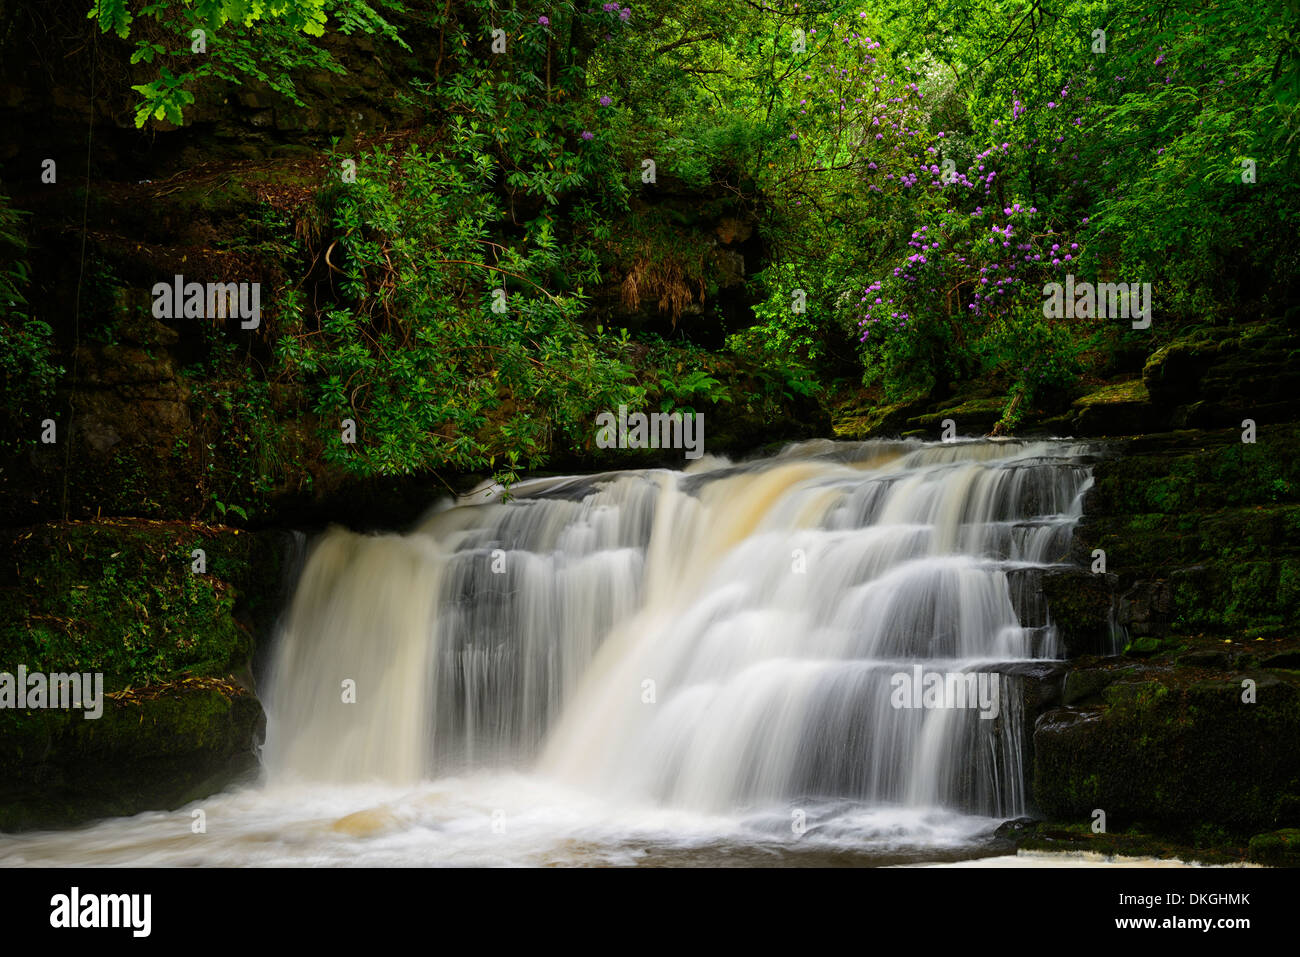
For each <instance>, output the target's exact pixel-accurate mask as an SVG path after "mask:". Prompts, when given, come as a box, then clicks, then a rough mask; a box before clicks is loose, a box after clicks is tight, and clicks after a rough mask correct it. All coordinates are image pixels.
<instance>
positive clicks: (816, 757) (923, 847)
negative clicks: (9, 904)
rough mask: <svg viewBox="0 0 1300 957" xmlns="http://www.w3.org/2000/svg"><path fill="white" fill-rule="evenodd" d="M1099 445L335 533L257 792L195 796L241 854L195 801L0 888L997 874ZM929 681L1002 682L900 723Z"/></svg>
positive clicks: (763, 476)
mask: <svg viewBox="0 0 1300 957" xmlns="http://www.w3.org/2000/svg"><path fill="white" fill-rule="evenodd" d="M1090 453H1091V450H1090V449H1089V448H1087V447H1085V446H1081V445H1075V444H1072V443H1068V442H1059V441H1058V442H1046V441H1045V442H1019V441H983V440H980V441H960V442H956V443H948V444H940V445H935V444H924V443H921V442H918V441H874V442H865V443H833V442H810V443H803V444H801V445H798V446H794V447H791V448H789V449H787V450H786V451H785V452H783V453H782V454H780V455H777V456H775V457H772V458H768V459H764V460H760V461H754V462H749V463H745V464H741V465H733V464H731V463H729V462H726V461H723V460H716V459H711V458H707V457H706V458H704V459H701V460H699V461H698V462H696V463H693V464H692V466H691V467H690V469H689V470H688V471H686V472H676V471H669V470H646V471H628V472H611V473H607V474H603V475H594V476H585V477H573V478H558V479H539V480H533V481H529V482H525V483H521V484H519V485H516V486H515V487H514V489H512V495H511V497H510V499H509V500H508V501H506V502H504V503H503V502H501V501H500V500H499V496H498V495H496V494H495V493H492V494H489V495H487V496H484V495H478V496H476V497H474V498H467V499H466V500H462V501H461V502H459V503H456V504H454V505H449V506H446V507H443V508H441V509H439V510H438V511H436V512H435V513H433V514H431V515H430V516H429V517H428V518H427V519H426V520H425V521H424V522H423V523H421V525H420V526H419V527H418V528H416V529H415V530H413V531H412V532H410V533H409V534H405V535H396V534H391V535H377V536H375V535H372V536H365V535H358V534H354V533H351V532H347V531H343V530H341V529H332V530H330V531H328V532H327V533H325V534H324V535H323V536H321V537H320V538H319V539H318V540H317V541H316V542H315V543H314V546H313V548H312V549H311V551H310V554H309V555H308V557H307V560H306V563H305V566H304V568H303V571H302V575H301V578H300V580H299V582H298V585H297V588H296V591H295V593H294V596H293V599H292V603H291V605H290V607H289V609H288V611H287V614H286V615H285V618H284V622H285V624H284V627H283V632H282V634H281V636H280V639H279V643H278V646H277V648H276V650H275V654H274V660H273V663H272V667H271V670H270V674H269V675H268V676H267V677H266V680H264V681H263V683H262V684H263V688H262V690H263V700H264V702H265V704H266V708H267V712H268V732H267V741H266V744H265V747H264V750H263V760H264V765H265V771H266V773H265V780H264V781H263V782H261V783H260V784H259V785H257V786H255V787H248V788H244V789H237V790H232V791H228V792H226V793H224V794H221V795H215V796H212V797H209V798H207V799H205V800H204V801H202V802H199V806H202V807H203V809H204V810H205V813H206V815H207V819H208V821H209V828H210V829H213V830H214V832H215V833H219V834H221V835H222V839H221V840H220V841H211V840H209V841H207V842H197V843H196V842H192V841H185V840H178V839H176V838H175V834H176V833H177V829H178V828H179V831H180V832H182V833H188V827H189V817H188V816H187V813H186V811H185V810H184V809H182V810H181V811H178V812H165V813H164V812H157V813H150V814H142V815H138V816H136V817H134V818H130V819H118V820H115V821H106V822H103V823H102V824H100V825H96V826H95V827H93V828H91V829H89V830H82V831H76V832H68V834H70V835H74V836H75V837H69V836H66V835H64V834H45V835H36V836H32V837H22V838H19V839H16V840H15V841H13V842H10V844H9V846H8V848H5V847H4V846H3V845H0V863H25V862H26V863H37V862H39V863H46V864H61V863H63V864H66V863H70V862H87V861H88V862H91V863H110V862H124V861H129V862H131V863H138V864H150V863H165V864H176V863H222V864H230V863H235V864H247V863H251V864H280V865H283V864H303V863H312V864H319V863H381V864H429V863H450V864H517V863H531V864H539V863H560V864H564V863H569V864H580V863H636V862H639V861H646V860H650V861H659V862H669V863H670V862H673V861H681V862H683V863H719V862H728V861H729V862H737V861H739V862H748V863H764V862H768V863H770V862H772V861H773V860H778V861H784V860H789V861H794V860H801V861H810V862H814V863H817V862H822V863H824V862H826V861H828V860H837V861H838V860H845V858H844V857H843V856H842V855H844V854H849V855H850V857H849V858H848V860H851V861H854V862H864V863H888V862H896V861H935V860H942V859H949V860H951V859H956V858H959V857H962V856H973V855H978V854H979V853H980V851H979V850H978V848H977V845H978V844H979V842H981V841H985V840H986V838H987V836H988V834H989V833H990V832H991V831H992V829H993V827H995V826H996V823H997V822H998V820H999V819H1003V818H1008V817H1013V816H1017V815H1019V814H1021V813H1022V812H1023V811H1024V810H1025V805H1026V795H1025V786H1024V777H1025V773H1024V772H1025V768H1024V767H1023V754H1024V744H1025V742H1024V740H1023V738H1024V730H1023V728H1022V721H1021V716H1020V693H1019V692H1020V688H1019V684H1018V681H1017V679H1015V678H1013V677H1010V678H1009V677H1007V676H1008V675H1013V674H1015V673H1017V667H1019V668H1020V669H1021V670H1023V668H1024V666H1025V662H1027V661H1031V660H1034V659H1043V658H1052V657H1055V656H1057V655H1058V648H1057V643H1056V638H1055V634H1054V630H1053V628H1052V627H1051V624H1050V622H1049V621H1048V620H1047V617H1046V609H1045V608H1044V605H1043V600H1042V597H1041V593H1040V589H1039V588H1038V582H1037V578H1038V576H1040V575H1041V570H1042V569H1043V568H1045V567H1047V566H1049V565H1052V564H1054V563H1058V562H1061V561H1063V560H1064V559H1065V556H1066V553H1067V552H1068V549H1069V544H1070V537H1071V534H1072V529H1073V526H1074V524H1075V523H1076V521H1077V519H1078V517H1079V515H1080V510H1081V506H1082V498H1083V493H1084V492H1085V491H1086V490H1087V488H1088V487H1089V486H1090V485H1091V483H1092V479H1091V471H1090V468H1089V467H1088V464H1087V463H1088V462H1089V460H1090ZM918 670H919V671H921V672H925V673H927V674H939V675H946V676H953V675H956V676H958V680H959V681H960V678H961V676H962V675H968V674H971V673H973V672H980V673H983V674H984V675H985V676H986V677H987V676H988V675H995V676H997V677H999V678H1004V679H1006V680H1004V681H1002V683H1001V684H1000V685H999V688H1000V692H1001V693H1000V695H999V697H998V700H997V707H996V708H995V709H984V710H980V709H976V708H972V707H919V708H918V707H898V706H897V705H898V704H900V703H906V698H907V695H904V696H903V698H904V700H903V701H901V702H900V700H898V699H896V697H895V682H896V680H897V678H896V676H899V675H914V674H916V673H917V672H918ZM914 703H915V702H914ZM982 714H984V715H988V716H987V717H982V716H981V715H982ZM87 848H90V850H88V849H87ZM774 855H775V857H774ZM828 855H831V856H829V857H828Z"/></svg>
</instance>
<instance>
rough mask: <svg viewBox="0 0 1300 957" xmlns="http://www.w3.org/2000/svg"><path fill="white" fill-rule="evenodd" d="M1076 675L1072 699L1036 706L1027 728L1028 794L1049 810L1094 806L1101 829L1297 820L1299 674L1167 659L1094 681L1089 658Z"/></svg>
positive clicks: (1253, 827)
mask: <svg viewBox="0 0 1300 957" xmlns="http://www.w3.org/2000/svg"><path fill="white" fill-rule="evenodd" d="M1076 676H1078V677H1077V678H1076ZM1071 677H1072V678H1076V680H1075V681H1073V682H1070V684H1072V685H1074V686H1075V688H1074V689H1072V691H1073V694H1072V695H1071V698H1072V700H1073V701H1074V704H1072V705H1069V706H1067V707H1062V708H1057V709H1053V710H1051V711H1048V712H1046V713H1045V714H1043V715H1042V716H1041V717H1040V718H1039V719H1038V721H1037V724H1036V727H1035V731H1034V753H1035V766H1034V796H1035V799H1036V801H1037V803H1038V805H1039V808H1040V809H1041V810H1042V812H1043V813H1044V814H1046V815H1047V816H1048V817H1049V818H1052V819H1059V820H1073V821H1087V820H1089V819H1090V818H1091V817H1092V815H1093V812H1094V811H1095V810H1098V809H1100V810H1102V811H1104V812H1105V814H1106V822H1107V825H1106V826H1107V828H1108V829H1123V828H1125V827H1128V826H1131V825H1133V824H1138V823H1140V824H1143V825H1145V826H1146V827H1148V828H1151V827H1158V828H1159V829H1161V830H1165V831H1169V832H1172V833H1177V834H1189V832H1190V831H1192V830H1193V829H1195V828H1196V827H1204V826H1211V827H1217V828H1222V829H1223V830H1224V831H1225V832H1227V833H1229V834H1236V835H1243V836H1249V835H1251V834H1253V833H1257V832H1259V831H1263V830H1270V829H1273V828H1275V827H1278V826H1285V825H1294V824H1297V823H1300V821H1297V820H1296V818H1295V809H1294V803H1295V800H1296V797H1295V795H1296V794H1297V788H1298V787H1300V754H1298V753H1297V752H1296V749H1294V748H1288V747H1287V746H1286V745H1285V744H1284V743H1283V742H1288V741H1295V740H1297V736H1300V682H1297V681H1296V678H1295V676H1294V675H1279V674H1270V673H1268V672H1267V671H1264V670H1261V669H1249V668H1247V669H1243V670H1241V671H1239V672H1237V673H1235V674H1225V673H1224V672H1222V671H1217V670H1213V669H1202V668H1192V667H1186V668H1172V669H1171V668H1170V667H1169V666H1168V665H1167V664H1166V665H1164V667H1163V668H1154V667H1151V666H1146V667H1142V668H1137V669H1125V670H1124V672H1123V673H1121V674H1120V676H1119V677H1118V680H1115V681H1114V683H1110V684H1104V680H1105V679H1104V678H1103V679H1101V680H1100V681H1097V684H1094V685H1092V686H1091V687H1089V686H1088V681H1089V677H1090V676H1089V672H1088V670H1087V669H1082V670H1080V671H1077V672H1071ZM1092 680H1097V679H1095V678H1094V679H1092ZM1247 680H1249V681H1253V682H1254V693H1255V696H1256V697H1255V700H1254V701H1253V702H1249V703H1248V702H1243V700H1242V697H1243V694H1244V693H1245V692H1244V689H1243V681H1247ZM1098 684H1104V686H1103V687H1100V689H1098V687H1097V685H1098ZM1090 702H1091V703H1090Z"/></svg>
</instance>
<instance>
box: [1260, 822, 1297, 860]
mask: <svg viewBox="0 0 1300 957" xmlns="http://www.w3.org/2000/svg"><path fill="white" fill-rule="evenodd" d="M1250 859H1251V860H1252V861H1254V862H1255V863H1257V864H1271V865H1273V866H1275V867H1300V828H1294V827H1291V828H1283V829H1282V830H1280V831H1272V832H1270V833H1267V834H1256V835H1255V836H1254V837H1252V838H1251V839H1250Z"/></svg>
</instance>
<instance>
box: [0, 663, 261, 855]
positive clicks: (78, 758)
mask: <svg viewBox="0 0 1300 957" xmlns="http://www.w3.org/2000/svg"><path fill="white" fill-rule="evenodd" d="M264 728H265V716H264V715H263V713H262V708H261V705H260V704H258V702H257V699H256V698H254V697H253V696H252V695H251V694H250V693H248V692H247V691H245V690H244V689H242V688H240V687H239V686H238V685H235V684H232V683H230V682H221V681H216V680H213V679H208V680H202V679H191V680H189V681H182V682H177V683H174V684H170V685H165V686H157V687H153V688H151V689H149V690H148V691H146V692H144V693H137V694H130V695H121V696H119V697H117V698H110V699H109V700H108V701H107V702H105V703H104V711H103V715H102V716H101V717H99V718H98V719H87V718H86V717H84V715H83V714H82V713H81V712H79V711H72V712H68V711H53V710H41V711H0V830H5V831H13V830H24V829H29V828H48V827H64V826H69V825H72V824H76V823H79V822H81V821H85V820H89V819H93V818H97V817H108V816H116V815H126V814H137V813H139V812H141V811H145V810H159V809H170V808H175V807H179V806H181V805H182V804H186V803H188V802H190V801H193V800H196V799H198V798H202V797H206V796H207V795H209V794H212V793H214V792H216V791H219V790H221V789H222V788H223V787H226V786H227V785H228V784H230V783H231V782H232V781H235V780H239V779H244V778H248V777H251V776H252V775H254V774H255V773H256V768H257V759H256V756H255V754H254V752H253V747H254V744H255V742H256V741H257V740H259V739H260V738H261V737H262V735H263V733H264Z"/></svg>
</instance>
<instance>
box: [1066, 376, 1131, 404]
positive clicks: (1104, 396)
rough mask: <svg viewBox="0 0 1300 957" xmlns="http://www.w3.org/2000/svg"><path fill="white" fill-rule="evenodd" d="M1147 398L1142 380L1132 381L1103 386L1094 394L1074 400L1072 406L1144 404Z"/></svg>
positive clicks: (1090, 393)
mask: <svg viewBox="0 0 1300 957" xmlns="http://www.w3.org/2000/svg"><path fill="white" fill-rule="evenodd" d="M1148 398H1149V397H1148V395H1147V389H1146V386H1145V385H1143V384H1142V380H1141V379H1133V380H1132V381H1130V382H1116V383H1114V384H1112V385H1107V386H1103V387H1102V388H1100V389H1098V390H1096V391H1095V392H1089V393H1087V394H1086V395H1082V396H1080V397H1079V398H1077V399H1075V400H1074V403H1073V404H1074V405H1075V406H1076V407H1079V408H1084V407H1087V406H1090V405H1114V404H1116V403H1126V402H1146V401H1147V400H1148Z"/></svg>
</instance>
